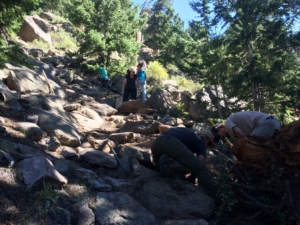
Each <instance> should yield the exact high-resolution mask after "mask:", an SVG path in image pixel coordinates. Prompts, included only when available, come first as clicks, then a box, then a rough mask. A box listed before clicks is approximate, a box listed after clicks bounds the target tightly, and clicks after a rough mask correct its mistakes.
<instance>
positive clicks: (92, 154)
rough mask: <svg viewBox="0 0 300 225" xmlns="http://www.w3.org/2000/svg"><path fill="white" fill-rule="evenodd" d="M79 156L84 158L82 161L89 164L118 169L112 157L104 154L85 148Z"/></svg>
mask: <svg viewBox="0 0 300 225" xmlns="http://www.w3.org/2000/svg"><path fill="white" fill-rule="evenodd" d="M79 154H80V156H81V157H82V158H84V160H86V161H87V162H89V163H91V164H94V165H98V166H103V167H108V168H117V167H118V163H117V160H116V159H115V158H114V157H113V156H111V155H109V154H107V153H105V152H102V151H98V150H94V149H88V148H86V149H84V151H81V152H80V153H79Z"/></svg>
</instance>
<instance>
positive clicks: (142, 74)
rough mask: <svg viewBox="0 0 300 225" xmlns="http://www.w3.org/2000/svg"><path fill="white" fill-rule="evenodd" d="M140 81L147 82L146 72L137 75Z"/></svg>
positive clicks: (140, 71) (142, 71) (139, 72)
mask: <svg viewBox="0 0 300 225" xmlns="http://www.w3.org/2000/svg"><path fill="white" fill-rule="evenodd" d="M137 77H138V80H140V81H145V80H146V72H145V70H139V71H138V74H137Z"/></svg>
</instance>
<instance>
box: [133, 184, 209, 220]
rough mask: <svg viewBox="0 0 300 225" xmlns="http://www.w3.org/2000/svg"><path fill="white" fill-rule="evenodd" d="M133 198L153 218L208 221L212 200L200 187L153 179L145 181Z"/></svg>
mask: <svg viewBox="0 0 300 225" xmlns="http://www.w3.org/2000/svg"><path fill="white" fill-rule="evenodd" d="M134 197H135V198H136V199H139V200H140V203H141V204H142V205H143V206H145V207H147V209H148V210H149V211H150V212H152V213H153V214H154V215H155V216H158V217H164V218H170V219H175V218H178V215H180V218H182V219H189V218H203V219H208V218H210V216H211V215H212V213H213V211H214V206H215V202H214V200H213V199H212V198H211V197H209V196H208V195H207V194H205V193H204V192H203V191H202V190H201V188H200V187H197V186H195V185H193V184H191V183H188V182H186V181H182V180H178V179H176V180H174V179H171V178H170V179H162V178H155V179H149V180H147V181H145V182H144V183H143V185H142V187H140V188H139V190H137V191H136V192H135V193H134Z"/></svg>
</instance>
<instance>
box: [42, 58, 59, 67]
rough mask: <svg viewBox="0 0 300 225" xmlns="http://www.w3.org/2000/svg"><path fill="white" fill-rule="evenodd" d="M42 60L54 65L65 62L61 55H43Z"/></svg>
mask: <svg viewBox="0 0 300 225" xmlns="http://www.w3.org/2000/svg"><path fill="white" fill-rule="evenodd" d="M40 60H41V61H42V62H44V63H46V64H52V65H53V66H58V65H61V64H63V63H64V58H63V57H61V56H52V57H42V58H41V59H40Z"/></svg>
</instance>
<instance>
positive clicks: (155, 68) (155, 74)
mask: <svg viewBox="0 0 300 225" xmlns="http://www.w3.org/2000/svg"><path fill="white" fill-rule="evenodd" d="M147 78H153V79H155V80H157V81H159V82H161V81H163V80H167V79H169V75H168V72H167V70H166V69H165V68H164V67H163V66H162V65H161V64H160V63H159V62H157V61H154V62H150V63H149V65H148V68H147Z"/></svg>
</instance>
